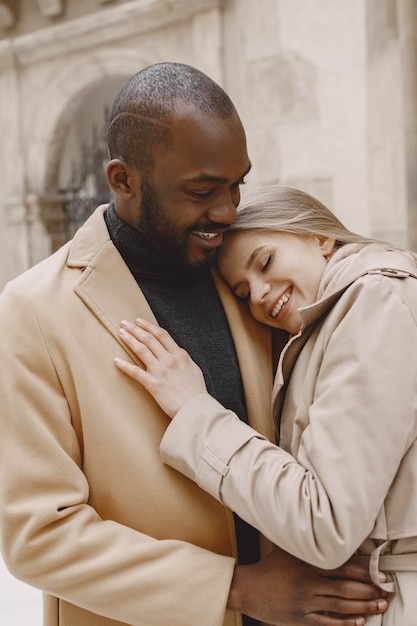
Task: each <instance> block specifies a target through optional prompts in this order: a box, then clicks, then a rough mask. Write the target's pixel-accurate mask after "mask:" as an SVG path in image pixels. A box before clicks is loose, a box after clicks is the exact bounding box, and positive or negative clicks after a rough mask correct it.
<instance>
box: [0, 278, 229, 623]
mask: <svg viewBox="0 0 417 626" xmlns="http://www.w3.org/2000/svg"><path fill="white" fill-rule="evenodd" d="M0 326H1V328H2V339H1V342H0V355H1V356H0V358H1V363H2V375H1V377H0V432H1V436H0V546H1V550H2V553H3V556H4V560H5V562H6V565H7V566H8V568H9V569H10V571H11V573H12V574H13V575H15V576H16V577H17V578H19V579H21V580H23V581H25V582H26V583H28V584H30V585H33V586H35V587H38V588H39V589H41V590H43V591H44V592H46V593H48V594H51V595H53V596H56V597H59V598H62V599H64V600H66V601H68V602H70V603H72V604H75V605H77V606H79V607H81V608H84V609H86V610H88V611H91V612H92V613H95V614H99V615H102V616H105V617H107V618H110V619H113V620H116V621H117V622H118V623H119V622H123V623H126V624H132V625H137V626H159V625H160V624H170V625H175V626H187V625H188V626H195V624H199V623H202V621H204V623H205V624H210V626H220V625H221V624H223V620H224V612H225V607H226V602H227V597H228V593H229V589H230V584H231V579H232V575H233V570H234V564H235V561H234V559H232V558H229V557H224V556H220V555H217V554H214V553H212V552H210V551H208V550H204V549H202V548H199V547H197V546H195V545H192V544H190V543H187V542H183V541H178V540H156V539H154V538H153V537H150V536H148V535H144V534H142V533H140V532H137V531H135V530H133V529H131V528H129V527H127V526H124V525H122V524H120V523H117V522H115V521H112V520H103V519H101V518H100V517H99V515H98V514H97V512H96V511H95V510H94V509H93V508H92V507H91V506H90V505H89V504H88V502H89V485H88V483H87V480H86V477H85V475H84V473H83V471H82V459H81V454H80V449H79V444H78V439H77V437H76V434H75V431H74V429H73V426H72V423H71V415H70V413H69V408H68V403H67V401H66V398H65V395H64V392H63V389H62V387H61V384H60V380H59V378H58V376H57V373H56V371H55V370H54V365H53V362H52V359H51V358H50V355H49V353H48V345H47V344H46V343H45V341H44V338H43V335H42V331H41V329H40V327H39V324H38V322H37V318H36V314H35V312H34V310H33V308H32V307H31V304H30V303H29V302H28V301H27V299H26V298H25V297H24V295H23V296H20V295H17V296H15V295H14V294H12V293H11V292H10V290H7V291H6V292H5V293H4V294H3V295H2V296H1V297H0ZM67 330H68V329H63V332H67ZM132 480H134V477H132ZM127 506H129V503H127ZM202 590H203V591H202ZM190 598H199V602H190Z"/></svg>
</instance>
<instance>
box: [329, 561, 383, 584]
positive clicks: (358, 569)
mask: <svg viewBox="0 0 417 626" xmlns="http://www.w3.org/2000/svg"><path fill="white" fill-rule="evenodd" d="M318 571H319V572H320V573H321V574H322V576H324V577H326V578H335V579H337V580H342V579H346V580H357V581H361V582H364V583H366V582H368V583H369V582H371V577H370V574H369V566H368V564H366V565H365V564H362V563H359V562H357V561H355V560H354V558H352V559H350V560H349V561H347V562H346V563H344V564H343V565H341V566H340V567H338V568H337V569H334V570H320V569H319V570H318ZM386 581H387V577H386V575H385V574H384V573H383V572H379V582H381V583H384V582H386Z"/></svg>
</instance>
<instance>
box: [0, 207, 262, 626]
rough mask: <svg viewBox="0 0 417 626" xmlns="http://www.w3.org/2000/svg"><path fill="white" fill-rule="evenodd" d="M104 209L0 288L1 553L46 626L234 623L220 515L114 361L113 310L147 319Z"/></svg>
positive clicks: (252, 382) (253, 360) (241, 334)
mask: <svg viewBox="0 0 417 626" xmlns="http://www.w3.org/2000/svg"><path fill="white" fill-rule="evenodd" d="M104 210H105V207H100V208H99V209H98V210H97V211H96V212H95V214H93V216H92V217H91V218H90V219H89V221H88V222H87V223H86V224H85V225H84V226H83V227H82V228H81V229H80V231H78V233H77V234H76V236H75V238H74V240H73V242H70V243H68V244H67V245H65V247H64V248H62V249H61V250H59V251H58V252H57V253H56V254H55V255H54V256H53V257H51V258H49V259H47V260H45V261H44V262H42V263H41V264H40V265H38V266H37V267H35V268H32V269H31V270H29V271H28V272H27V273H25V274H24V275H22V276H21V277H19V278H17V279H16V280H14V281H13V282H12V283H10V284H9V285H8V286H7V287H6V289H5V291H4V293H3V294H2V295H1V297H0V322H1V326H2V328H3V333H2V335H3V336H2V340H1V344H0V357H1V362H2V364H3V366H2V367H3V369H2V376H1V377H0V430H1V433H2V436H1V437H0V515H1V517H0V531H1V549H2V552H3V555H4V558H5V560H6V563H7V564H8V566H9V568H10V570H11V572H12V573H13V574H14V575H16V576H17V577H18V578H21V579H23V580H24V581H26V582H27V583H29V584H31V585H34V586H37V587H39V588H41V589H42V590H44V591H45V593H46V600H45V625H46V626H81V625H82V624H88V625H89V626H111V625H112V624H115V623H125V624H133V625H137V626H165V625H166V624H169V625H170V626H195V625H196V624H198V625H199V626H220V625H221V624H225V625H226V624H227V626H239V624H240V623H241V617H240V615H237V614H235V613H234V612H230V611H228V612H227V613H226V614H225V604H226V601H227V596H228V591H229V587H230V582H231V577H232V574H233V568H234V564H235V559H234V555H235V551H236V546H235V535H234V525H233V518H232V515H231V513H230V511H229V510H228V509H226V508H224V506H222V505H221V504H219V503H218V502H216V501H215V500H214V499H213V498H212V497H210V496H209V495H207V494H206V493H205V492H203V491H202V490H201V489H200V488H198V487H197V486H196V485H195V484H194V483H193V482H191V481H189V480H187V479H186V478H184V477H183V476H181V475H180V474H179V473H178V472H176V471H174V470H172V469H171V468H169V467H167V466H166V465H163V464H162V463H161V460H160V456H159V443H160V440H161V438H162V436H163V433H164V431H165V428H166V426H167V424H168V419H167V418H166V416H165V415H164V414H163V413H162V412H161V411H160V409H159V408H158V407H157V405H156V404H155V402H154V401H153V399H152V398H150V396H149V395H148V394H147V393H146V392H145V391H144V390H143V389H141V388H140V387H139V386H138V385H137V384H136V383H134V382H133V381H132V380H130V379H128V378H127V377H125V376H124V375H123V374H121V372H119V371H118V369H117V368H116V367H115V366H114V364H113V359H114V357H115V356H120V357H122V358H126V351H125V348H124V346H123V345H122V344H121V342H120V341H119V338H118V329H119V323H120V321H121V320H122V319H123V318H126V319H134V318H135V317H136V316H137V315H140V316H142V317H145V318H148V319H153V315H152V313H151V311H150V309H149V307H148V305H147V303H146V301H145V299H144V297H143V295H142V294H141V292H140V290H139V289H138V287H137V284H136V282H135V280H134V279H133V277H132V276H131V274H130V272H129V271H128V269H127V268H126V266H125V264H124V263H123V261H122V259H121V257H120V255H119V254H118V253H117V251H116V249H115V248H114V246H113V244H112V243H111V241H110V240H109V236H108V232H107V229H106V226H105V223H104V220H103V211H104ZM221 288H222V287H220V289H221ZM222 297H223V299H224V304H225V307H226V312H227V314H228V316H229V317H230V320H231V323H232V332H233V334H234V337H235V340H236V341H237V342H238V343H239V346H238V352H239V357H240V358H241V359H243V360H244V361H243V362H242V363H241V365H242V375H243V378H244V383H245V384H246V385H247V393H248V400H249V408H250V412H251V413H252V414H256V416H257V419H258V421H257V422H256V424H257V427H259V426H260V424H261V421H262V420H263V419H264V418H266V422H267V424H268V425H269V427H270V425H271V419H270V407H269V402H268V397H269V394H270V392H271V389H272V372H271V376H270V377H269V379H268V376H267V377H266V378H265V377H264V376H263V372H264V371H265V368H267V363H268V360H270V358H271V351H270V339H269V334H268V333H267V332H265V331H264V329H262V328H260V327H257V325H256V324H254V323H253V321H252V320H251V319H250V317H249V315H248V314H247V313H246V311H245V309H244V308H243V307H241V306H239V305H236V302H235V301H234V299H232V298H231V297H230V295H229V292H228V291H227V290H223V291H222ZM229 305H230V306H229ZM268 416H269V419H268ZM57 597H59V598H60V600H59V601H57V599H56V598H57Z"/></svg>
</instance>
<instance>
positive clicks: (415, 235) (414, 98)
mask: <svg viewBox="0 0 417 626" xmlns="http://www.w3.org/2000/svg"><path fill="white" fill-rule="evenodd" d="M397 4H398V15H399V25H400V29H399V33H400V59H401V74H402V84H403V109H404V126H403V135H404V150H405V176H406V180H405V198H406V207H407V226H408V229H407V230H408V245H409V246H410V248H412V249H413V250H415V251H416V252H417V2H415V0H397Z"/></svg>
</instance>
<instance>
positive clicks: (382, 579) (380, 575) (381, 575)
mask: <svg viewBox="0 0 417 626" xmlns="http://www.w3.org/2000/svg"><path fill="white" fill-rule="evenodd" d="M378 581H379V582H380V583H386V582H387V577H386V575H385V574H384V572H378Z"/></svg>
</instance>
